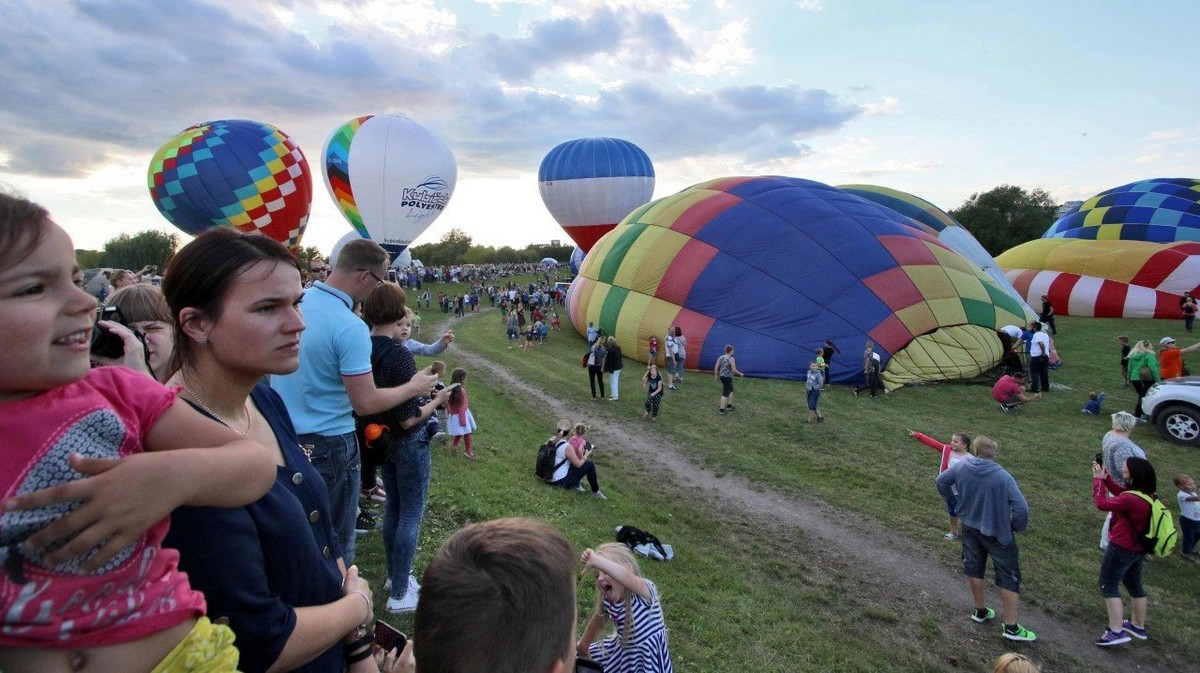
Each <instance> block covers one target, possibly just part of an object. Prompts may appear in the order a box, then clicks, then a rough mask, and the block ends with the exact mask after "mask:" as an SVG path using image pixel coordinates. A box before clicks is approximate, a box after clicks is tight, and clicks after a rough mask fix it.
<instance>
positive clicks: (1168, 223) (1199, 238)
mask: <svg viewBox="0 0 1200 673" xmlns="http://www.w3.org/2000/svg"><path fill="white" fill-rule="evenodd" d="M996 262H997V263H998V264H999V265H1000V266H1001V267H1002V268H1003V269H1004V270H1005V273H1006V274H1007V276H1008V278H1009V279H1010V280H1011V281H1012V284H1013V286H1014V287H1016V289H1017V291H1018V292H1020V293H1021V295H1022V296H1024V297H1026V298H1027V299H1028V300H1029V301H1030V303H1033V302H1038V301H1041V297H1042V295H1045V296H1046V297H1048V298H1049V299H1050V302H1051V303H1053V304H1054V312H1055V313H1057V314H1060V315H1072V316H1088V317H1104V318H1118V317H1124V318H1164V319H1178V318H1181V317H1182V316H1183V312H1182V311H1181V310H1180V304H1179V297H1180V295H1182V294H1183V293H1184V292H1190V293H1192V294H1193V295H1195V294H1196V292H1197V291H1198V290H1200V180H1194V179H1191V178H1153V179H1150V180H1142V181H1139V182H1131V183H1129V184H1127V185H1122V186H1120V187H1114V188H1112V189H1109V190H1107V191H1104V192H1101V193H1099V194H1097V195H1096V196H1093V197H1092V198H1090V199H1088V200H1087V201H1084V202H1083V203H1082V204H1080V206H1079V207H1078V208H1075V209H1073V210H1071V211H1069V212H1067V213H1066V214H1064V215H1063V216H1062V217H1060V218H1059V219H1058V220H1057V221H1056V222H1055V223H1054V224H1053V225H1052V226H1051V227H1050V228H1049V229H1048V230H1046V233H1045V234H1044V235H1043V237H1042V238H1040V239H1037V240H1034V241H1029V242H1027V243H1022V244H1021V245H1018V246H1016V247H1014V248H1012V249H1011V250H1007V251H1005V252H1004V253H1003V254H1001V255H999V256H997V257H996Z"/></svg>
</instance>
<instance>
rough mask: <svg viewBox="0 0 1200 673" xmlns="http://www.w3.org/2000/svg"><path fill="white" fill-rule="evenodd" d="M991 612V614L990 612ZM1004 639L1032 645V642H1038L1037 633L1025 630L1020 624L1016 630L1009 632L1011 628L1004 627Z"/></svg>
mask: <svg viewBox="0 0 1200 673" xmlns="http://www.w3.org/2000/svg"><path fill="white" fill-rule="evenodd" d="M989 612H990V610H989ZM1004 637H1005V638H1007V639H1009V640H1021V641H1024V642H1027V643H1031V642H1033V641H1035V640H1037V634H1036V633H1034V632H1033V631H1030V630H1029V629H1027V628H1025V627H1024V626H1021V625H1020V624H1017V625H1016V628H1015V629H1013V630H1009V628H1008V627H1007V626H1005V627H1004Z"/></svg>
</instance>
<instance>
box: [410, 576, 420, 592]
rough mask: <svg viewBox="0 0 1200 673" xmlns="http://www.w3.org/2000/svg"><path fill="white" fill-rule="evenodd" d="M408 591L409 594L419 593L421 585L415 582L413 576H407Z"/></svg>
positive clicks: (415, 578)
mask: <svg viewBox="0 0 1200 673" xmlns="http://www.w3.org/2000/svg"><path fill="white" fill-rule="evenodd" d="M408 590H409V592H411V593H414V594H419V593H421V583H420V582H418V581H417V577H416V576H415V575H413V574H411V573H410V574H409V575H408Z"/></svg>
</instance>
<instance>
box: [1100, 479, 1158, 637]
mask: <svg viewBox="0 0 1200 673" xmlns="http://www.w3.org/2000/svg"><path fill="white" fill-rule="evenodd" d="M1121 476H1122V477H1124V479H1125V483H1127V484H1129V485H1128V486H1122V485H1120V484H1118V483H1117V482H1116V480H1114V479H1113V478H1112V476H1111V475H1109V473H1108V471H1107V470H1105V469H1104V466H1103V465H1101V464H1099V463H1093V464H1092V493H1093V497H1094V498H1095V500H1096V509H1099V510H1101V511H1104V512H1112V515H1113V517H1112V525H1111V526H1110V527H1109V529H1108V548H1107V549H1105V551H1104V561H1103V562H1102V563H1101V564H1100V594H1101V595H1102V596H1104V606H1105V608H1106V609H1107V610H1108V628H1107V629H1106V630H1105V631H1104V634H1103V635H1101V636H1100V638H1099V639H1097V640H1096V644H1097V645H1099V646H1100V647H1112V646H1114V645H1121V644H1124V643H1127V642H1129V640H1130V639H1131V638H1137V639H1138V640H1146V639H1147V638H1149V637H1150V635H1149V633H1148V632H1147V631H1146V607H1147V604H1148V601H1147V600H1146V589H1145V587H1143V586H1142V565H1143V564H1144V563H1145V560H1146V555H1147V552H1148V551H1149V550H1148V549H1146V547H1145V546H1144V545H1143V544H1142V541H1141V536H1142V535H1143V534H1144V532H1145V531H1147V530H1149V528H1150V503H1149V502H1148V501H1147V500H1146V499H1145V498H1143V497H1142V496H1141V495H1139V493H1140V494H1145V495H1147V496H1150V497H1154V493H1155V492H1156V491H1157V490H1158V483H1157V481H1156V478H1155V475H1154V467H1153V466H1151V465H1150V461H1148V460H1146V459H1145V458H1136V457H1135V458H1129V459H1128V460H1126V461H1125V465H1124V466H1123V467H1122V468H1121ZM1106 491H1107V492H1106ZM1133 491H1137V492H1138V493H1133ZM1108 492H1111V493H1115V494H1116V495H1113V496H1109V495H1108ZM1121 584H1124V585H1125V590H1126V591H1128V592H1129V597H1130V598H1131V599H1132V601H1131V602H1132V608H1131V612H1130V615H1129V619H1123V617H1124V616H1125V606H1124V605H1123V604H1122V603H1121V591H1120V588H1119V585H1121Z"/></svg>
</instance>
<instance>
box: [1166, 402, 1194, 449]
mask: <svg viewBox="0 0 1200 673" xmlns="http://www.w3.org/2000/svg"><path fill="white" fill-rule="evenodd" d="M1156 423H1157V425H1158V431H1159V433H1161V434H1162V436H1163V437H1165V438H1166V439H1168V440H1170V441H1172V442H1175V443H1176V444H1184V445H1186V446H1200V411H1197V410H1195V409H1193V408H1191V407H1185V406H1182V405H1175V406H1170V407H1167V408H1166V409H1163V410H1162V411H1161V412H1160V413H1158V414H1156Z"/></svg>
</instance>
